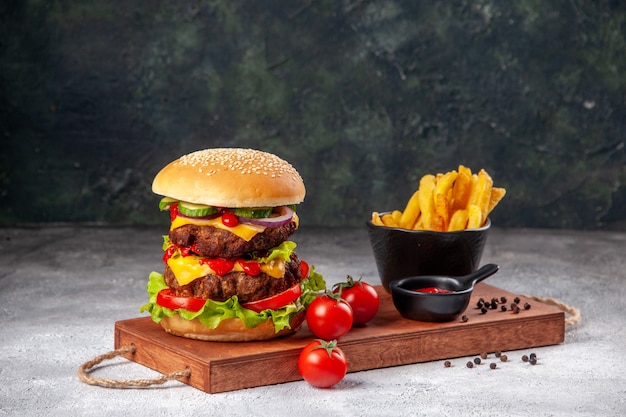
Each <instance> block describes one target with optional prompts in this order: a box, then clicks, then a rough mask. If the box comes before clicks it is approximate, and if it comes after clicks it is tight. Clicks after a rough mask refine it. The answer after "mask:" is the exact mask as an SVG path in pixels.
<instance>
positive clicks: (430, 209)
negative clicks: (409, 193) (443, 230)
mask: <svg viewBox="0 0 626 417" xmlns="http://www.w3.org/2000/svg"><path fill="white" fill-rule="evenodd" d="M434 191H435V176H434V175H430V174H427V175H424V176H423V177H422V178H421V179H420V185H419V189H418V193H419V194H418V199H419V203H420V211H421V213H422V215H421V221H422V226H421V227H422V228H423V229H430V228H431V227H432V222H433V218H434V217H435V201H434V199H433V192H434Z"/></svg>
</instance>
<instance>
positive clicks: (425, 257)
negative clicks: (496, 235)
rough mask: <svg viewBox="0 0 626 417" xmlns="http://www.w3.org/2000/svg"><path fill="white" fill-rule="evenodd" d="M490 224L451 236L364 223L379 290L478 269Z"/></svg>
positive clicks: (449, 234) (456, 232)
mask: <svg viewBox="0 0 626 417" xmlns="http://www.w3.org/2000/svg"><path fill="white" fill-rule="evenodd" d="M490 226H491V221H490V220H489V219H487V222H486V224H485V226H483V227H481V228H480V229H467V230H459V231H454V232H435V231H430V230H407V229H400V228H395V227H385V226H376V225H374V224H372V222H371V221H368V222H367V230H368V234H369V239H370V243H371V245H372V251H373V252H374V260H375V261H376V267H377V268H378V274H379V276H380V280H381V282H382V284H383V287H384V288H385V289H386V290H387V291H388V292H389V291H390V289H389V283H390V282H391V281H396V280H399V279H401V278H405V277H411V276H418V275H444V276H445V275H449V276H460V275H467V274H469V273H472V272H474V271H475V270H476V268H478V265H479V264H480V260H481V258H482V254H483V249H484V248H485V244H486V242H487V233H488V231H489V228H490Z"/></svg>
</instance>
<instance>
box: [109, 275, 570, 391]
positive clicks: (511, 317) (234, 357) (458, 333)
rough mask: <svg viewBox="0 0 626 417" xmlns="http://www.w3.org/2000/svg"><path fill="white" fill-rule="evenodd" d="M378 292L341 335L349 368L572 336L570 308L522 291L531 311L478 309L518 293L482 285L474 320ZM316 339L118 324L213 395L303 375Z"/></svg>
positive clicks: (142, 357) (147, 322) (142, 356)
mask: <svg viewBox="0 0 626 417" xmlns="http://www.w3.org/2000/svg"><path fill="white" fill-rule="evenodd" d="M376 290H377V291H378V293H379V295H380V299H381V306H380V310H379V312H378V314H377V315H376V317H375V318H374V319H373V320H372V321H371V322H369V323H368V324H367V325H366V326H363V327H355V328H353V329H352V330H351V331H350V332H349V333H348V334H347V335H345V336H344V337H342V338H341V339H339V347H340V348H341V349H342V350H343V351H344V353H345V354H346V357H347V358H348V372H356V371H363V370H368V369H376V368H383V367H389V366H397V365H406V364H411V363H419V362H426V361H432V360H439V359H445V358H453V357H459V356H468V355H475V354H479V353H481V352H495V351H507V350H515V349H524V348H529V347H535V346H545V345H553V344H558V343H562V342H563V341H564V338H565V314H564V313H563V312H562V311H560V310H559V309H557V308H555V307H552V306H548V305H545V304H542V303H539V302H535V301H533V300H530V299H526V298H525V297H523V296H519V297H520V299H521V304H523V303H524V302H528V303H530V304H531V308H530V309H529V310H522V311H521V312H520V313H519V314H514V313H513V312H511V311H506V312H501V311H500V310H489V311H488V312H487V313H486V314H482V313H481V312H480V310H479V309H477V308H476V307H475V306H476V302H477V301H478V299H479V298H480V297H483V298H484V299H491V298H492V297H498V298H499V297H501V296H505V297H507V299H508V300H509V303H510V302H511V301H512V300H513V298H514V297H515V294H511V293H509V292H506V291H503V290H500V289H498V288H496V287H493V286H490V285H488V284H479V285H478V286H477V287H476V289H475V290H474V294H473V295H472V299H471V300H470V305H469V307H468V309H467V311H466V312H465V314H466V315H467V316H468V318H469V320H468V321H467V322H462V321H461V320H457V321H453V322H448V323H425V322H418V321H411V320H407V319H404V318H402V317H401V316H400V314H399V313H398V312H397V311H396V310H395V308H394V306H393V303H392V301H391V296H390V295H389V294H388V293H387V292H386V291H385V290H384V289H383V288H382V286H377V287H376ZM312 339H314V336H313V334H312V333H311V332H310V330H309V329H308V328H307V327H306V324H305V325H304V326H303V328H302V329H301V330H300V331H299V332H298V333H296V334H295V335H292V336H288V337H284V338H281V339H276V340H272V341H264V342H243V343H222V342H203V341H197V340H190V339H185V338H181V337H177V336H172V335H169V334H167V333H165V331H163V329H162V328H161V327H160V326H159V325H157V324H155V323H153V322H152V320H151V319H150V318H149V317H142V318H135V319H128V320H123V321H118V322H117V323H116V324H115V348H119V347H121V346H125V345H129V344H135V346H136V347H137V349H136V352H135V353H134V354H128V355H127V356H126V357H127V359H130V360H132V361H135V362H137V363H139V364H142V365H144V366H147V367H148V368H151V369H154V370H156V371H158V372H162V373H164V374H166V373H169V372H173V371H177V370H181V369H184V368H186V367H189V368H190V369H191V375H190V376H189V377H188V378H186V379H184V380H182V382H184V383H186V384H189V385H191V386H193V387H195V388H197V389H200V390H202V391H205V392H208V393H217V392H225V391H233V390H237V389H243V388H251V387H256V386H263V385H271V384H278V383H284V382H290V381H296V380H299V379H301V377H300V374H299V373H298V369H297V358H298V355H299V353H300V350H301V349H302V348H303V347H304V346H305V345H306V344H307V343H308V342H309V341H311V340H312Z"/></svg>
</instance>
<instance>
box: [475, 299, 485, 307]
mask: <svg viewBox="0 0 626 417" xmlns="http://www.w3.org/2000/svg"><path fill="white" fill-rule="evenodd" d="M484 305H485V303H483V302H482V301H478V302H477V303H476V307H477V308H483V306H484Z"/></svg>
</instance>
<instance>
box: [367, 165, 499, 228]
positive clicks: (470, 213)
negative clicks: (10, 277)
mask: <svg viewBox="0 0 626 417" xmlns="http://www.w3.org/2000/svg"><path fill="white" fill-rule="evenodd" d="M505 194H506V190H505V189H504V188H498V187H494V186H493V180H492V179H491V177H490V176H489V174H488V173H487V171H485V170H484V169H481V170H480V171H479V172H478V174H473V173H472V171H471V170H470V169H469V168H467V167H464V166H463V165H459V169H458V171H455V170H452V171H450V172H447V173H445V174H437V175H431V174H427V175H424V176H423V177H422V178H421V179H420V182H419V187H418V189H417V191H415V193H413V195H412V196H411V198H410V199H409V201H408V203H407V205H406V207H405V209H404V211H400V210H394V211H393V212H391V213H386V214H383V215H382V216H381V215H380V214H379V213H378V212H373V213H372V223H373V224H375V225H377V226H388V227H399V228H403V229H411V230H435V231H449V232H451V231H455V230H464V229H476V228H480V227H482V226H483V225H484V224H485V222H486V221H487V217H488V216H489V213H491V211H492V210H493V208H494V207H495V206H496V205H497V204H498V203H499V202H500V200H502V197H504V195H505Z"/></svg>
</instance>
